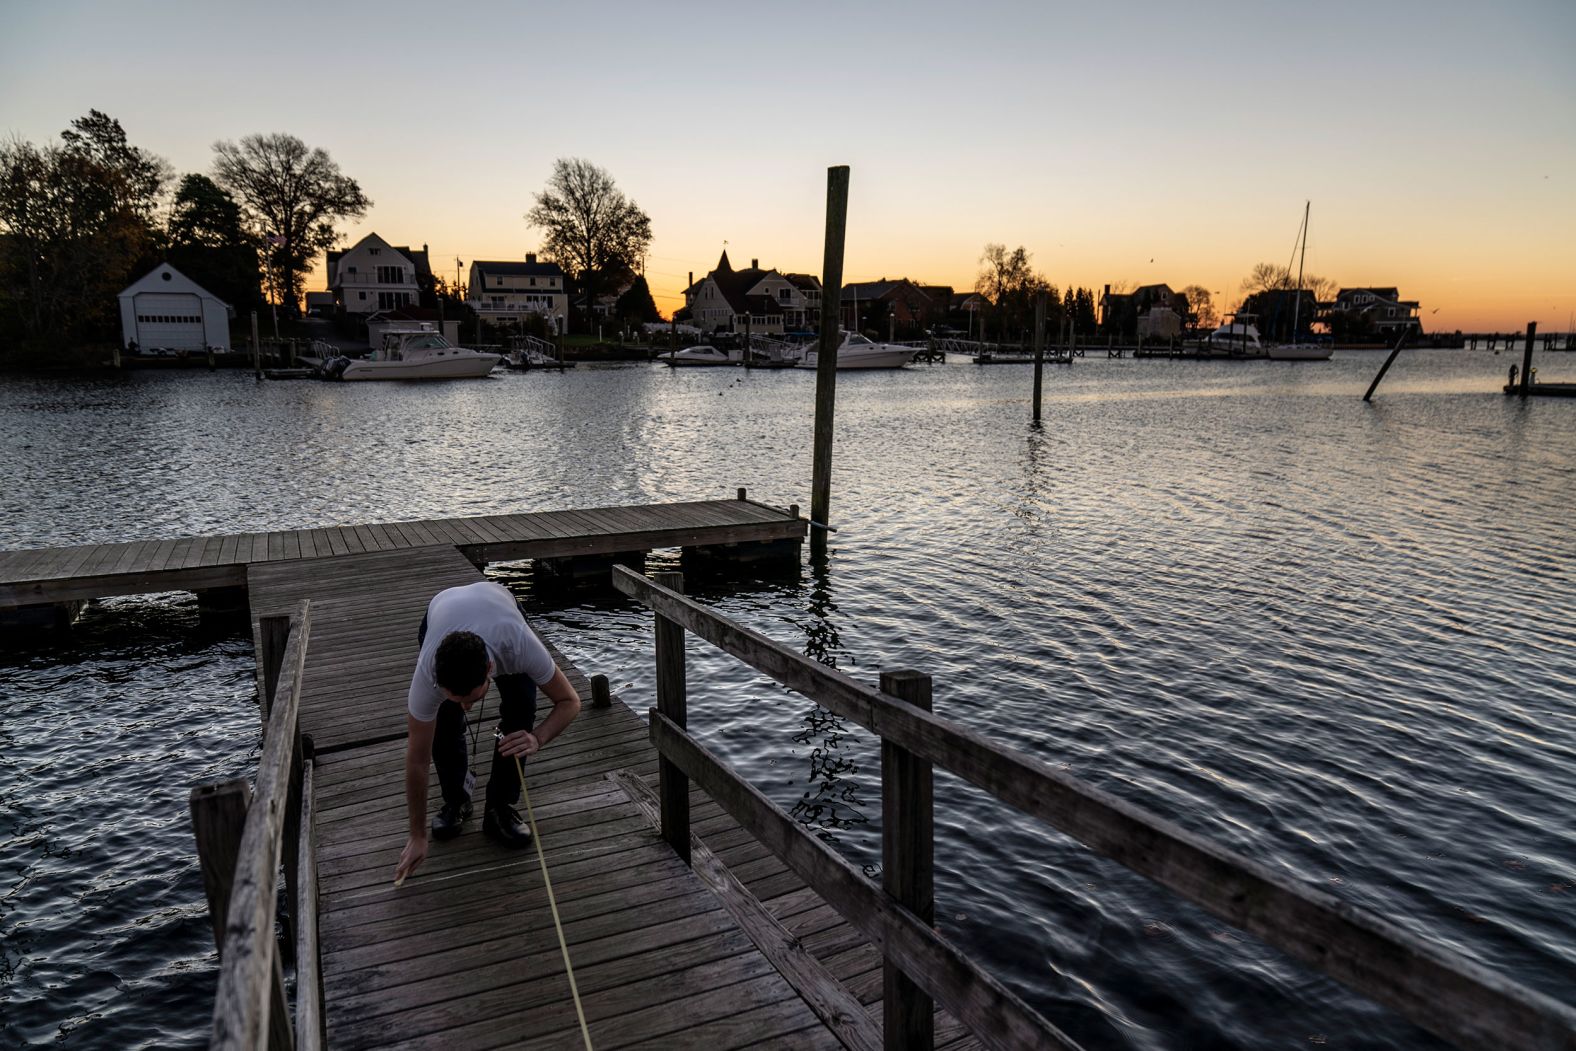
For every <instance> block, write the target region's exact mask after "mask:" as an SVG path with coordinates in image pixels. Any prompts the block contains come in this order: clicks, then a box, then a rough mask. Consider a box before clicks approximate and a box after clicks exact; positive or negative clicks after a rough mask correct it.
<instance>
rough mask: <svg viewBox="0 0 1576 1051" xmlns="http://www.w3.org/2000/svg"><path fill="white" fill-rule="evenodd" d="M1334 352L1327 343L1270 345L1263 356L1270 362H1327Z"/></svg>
mask: <svg viewBox="0 0 1576 1051" xmlns="http://www.w3.org/2000/svg"><path fill="white" fill-rule="evenodd" d="M1334 350H1335V348H1334V347H1332V346H1330V345H1329V344H1328V343H1325V344H1318V343H1271V344H1269V345H1268V346H1266V347H1265V348H1264V356H1265V357H1267V358H1269V359H1270V360H1271V361H1329V360H1330V355H1331V354H1332V353H1333V352H1334Z"/></svg>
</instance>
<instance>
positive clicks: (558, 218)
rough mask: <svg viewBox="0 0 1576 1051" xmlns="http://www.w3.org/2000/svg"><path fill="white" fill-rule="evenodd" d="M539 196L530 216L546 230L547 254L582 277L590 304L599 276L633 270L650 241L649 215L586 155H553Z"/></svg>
mask: <svg viewBox="0 0 1576 1051" xmlns="http://www.w3.org/2000/svg"><path fill="white" fill-rule="evenodd" d="M535 199H536V204H535V206H534V207H532V209H531V210H530V211H529V212H527V213H525V219H526V222H528V223H530V224H531V225H532V226H538V227H541V228H542V229H543V230H544V231H546V233H547V239H546V241H545V242H544V243H543V246H542V248H543V252H544V254H545V255H546V256H547V257H548V258H549V259H551V260H553V261H554V262H556V263H557V264H558V265H559V266H561V267H563V268H564V269H565V270H566V271H567V272H568V273H569V274H570V276H571V277H573V278H575V280H576V281H578V282H579V284H580V287H581V288H582V289H583V290H584V291H585V295H586V307H587V309H588V310H589V309H591V308H592V307H593V306H594V304H595V292H596V287H595V286H596V285H597V283H598V278H599V277H605V276H609V275H613V274H619V273H624V274H628V273H632V272H634V270H635V264H636V263H637V262H638V261H639V259H640V257H641V256H642V255H643V254H644V253H645V251H646V249H647V247H648V246H649V245H650V244H651V217H650V216H648V215H647V214H646V213H645V212H643V211H641V210H640V207H639V206H638V205H636V204H635V202H634V201H631V200H630V199H629V198H627V197H625V196H624V194H623V191H621V190H620V189H619V188H618V186H617V185H616V184H615V183H614V182H613V177H612V176H611V175H609V174H608V173H607V171H606V170H604V169H602V168H599V167H597V166H596V165H595V164H592V163H591V162H590V161H588V160H584V159H582V158H580V157H570V158H567V159H565V158H563V157H560V158H559V159H558V160H556V161H554V162H553V174H552V176H551V177H550V178H549V179H548V180H547V188H546V189H545V190H543V191H542V192H541V193H539V194H536V198H535Z"/></svg>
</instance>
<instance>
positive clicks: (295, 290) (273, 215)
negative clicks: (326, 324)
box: [213, 134, 372, 310]
mask: <svg viewBox="0 0 1576 1051" xmlns="http://www.w3.org/2000/svg"><path fill="white" fill-rule="evenodd" d="M213 152H214V162H213V177H214V181H215V182H217V183H218V184H219V185H220V186H222V187H223V188H224V189H225V190H227V191H229V193H230V194H231V195H232V196H233V197H234V198H235V200H236V201H237V202H239V204H240V206H241V213H242V216H243V217H244V219H245V222H246V225H247V226H248V227H249V232H250V233H251V234H252V235H253V236H254V237H256V238H257V240H258V243H259V244H260V245H262V247H263V251H264V254H265V262H266V267H265V276H266V279H267V282H268V285H269V288H270V290H271V291H272V292H273V294H274V297H275V300H276V302H278V303H279V304H280V305H281V306H284V307H286V308H288V309H291V310H294V309H298V308H299V305H300V290H301V285H302V282H303V279H304V278H305V277H306V274H307V272H308V271H309V270H310V269H311V267H312V262H313V259H314V257H315V256H316V255H317V254H318V253H319V252H326V251H327V250H328V249H330V248H332V247H334V245H335V244H336V243H337V242H338V240H339V234H338V233H337V232H336V231H335V229H334V224H335V223H337V222H339V221H340V220H343V219H359V218H361V217H362V216H363V215H365V214H367V209H368V208H370V207H372V202H371V201H370V200H368V198H367V196H366V194H364V193H362V192H361V187H360V186H358V185H357V184H356V180H354V179H352V178H350V177H349V176H348V175H345V174H344V173H343V172H341V171H340V170H339V165H338V164H336V163H334V160H333V158H332V157H330V156H329V155H328V153H327V152H325V151H324V150H321V149H312V148H309V147H308V146H307V144H306V143H304V142H302V141H301V140H300V139H298V138H296V137H295V136H294V135H284V134H272V135H248V136H246V137H245V138H244V139H242V140H241V141H240V142H216V143H214V146H213Z"/></svg>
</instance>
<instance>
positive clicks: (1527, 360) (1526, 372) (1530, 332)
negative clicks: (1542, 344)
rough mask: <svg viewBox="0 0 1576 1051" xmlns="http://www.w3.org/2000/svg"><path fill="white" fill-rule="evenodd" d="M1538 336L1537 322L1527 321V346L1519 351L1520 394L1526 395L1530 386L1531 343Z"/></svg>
mask: <svg viewBox="0 0 1576 1051" xmlns="http://www.w3.org/2000/svg"><path fill="white" fill-rule="evenodd" d="M1537 337H1538V323H1537V322H1536V321H1529V322H1527V346H1526V349H1525V350H1523V351H1522V352H1521V396H1522V397H1523V398H1525V397H1526V396H1527V388H1528V387H1530V386H1532V343H1533V341H1534V340H1535V339H1537Z"/></svg>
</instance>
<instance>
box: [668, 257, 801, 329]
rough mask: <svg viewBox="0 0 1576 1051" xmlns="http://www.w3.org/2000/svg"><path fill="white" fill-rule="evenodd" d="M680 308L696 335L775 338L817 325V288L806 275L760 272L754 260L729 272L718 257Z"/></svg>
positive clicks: (687, 291)
mask: <svg viewBox="0 0 1576 1051" xmlns="http://www.w3.org/2000/svg"><path fill="white" fill-rule="evenodd" d="M684 305H685V306H686V307H688V308H689V311H690V320H691V323H692V324H694V325H695V326H696V327H698V328H699V329H700V330H701V331H702V332H719V331H721V332H743V331H744V330H745V329H746V328H748V329H749V330H750V331H751V332H753V333H759V334H775V333H781V332H783V331H785V330H787V329H804V328H808V327H811V326H814V325H815V324H817V323H819V321H820V306H821V282H820V281H818V280H817V279H816V278H815V277H813V276H811V275H809V274H783V273H780V272H779V271H777V270H762V269H761V263H760V260H759V259H751V260H750V265H749V268H748V269H746V270H735V269H733V266H732V264H731V263H729V262H728V253H727V252H726V251H724V252H723V253H722V258H721V259H719V260H717V266H716V268H715V269H713V270H712V272H711V273H709V274H707V275H706V276H705V277H703V278H701V279H700V280H699V281H697V282H695V283H694V284H693V285H691V286H690V287H688V288H686V289H685V290H684ZM746 320H748V324H746Z"/></svg>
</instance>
